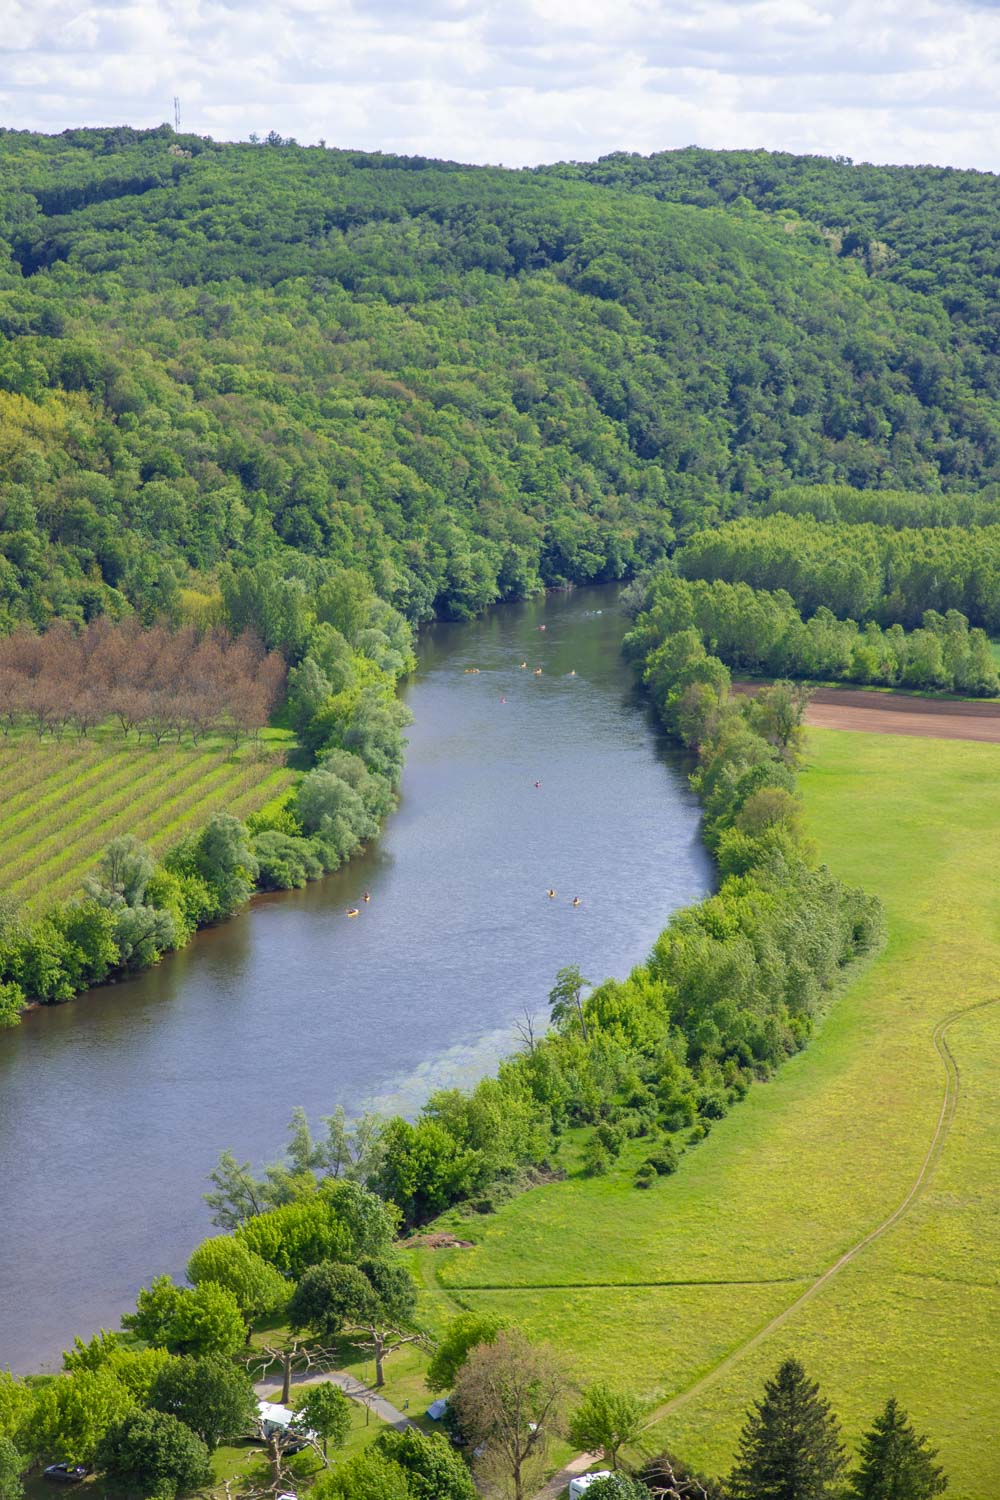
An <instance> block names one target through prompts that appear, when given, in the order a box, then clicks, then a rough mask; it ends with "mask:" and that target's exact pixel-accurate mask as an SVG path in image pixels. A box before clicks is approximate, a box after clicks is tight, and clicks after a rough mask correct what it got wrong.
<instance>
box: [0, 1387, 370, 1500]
mask: <svg viewBox="0 0 1000 1500" xmlns="http://www.w3.org/2000/svg"><path fill="white" fill-rule="evenodd" d="M382 1426H383V1424H382V1421H381V1419H380V1418H379V1417H376V1416H375V1415H374V1414H367V1419H366V1412H365V1410H364V1408H363V1407H362V1406H360V1405H359V1404H358V1403H357V1402H355V1401H352V1402H351V1429H350V1431H349V1433H348V1434H347V1441H346V1442H345V1443H344V1445H343V1447H341V1448H331V1449H330V1453H329V1464H330V1467H331V1468H336V1466H337V1465H338V1464H340V1463H343V1462H344V1461H345V1460H346V1459H348V1458H350V1457H352V1455H353V1454H355V1453H357V1452H359V1451H360V1450H361V1449H362V1448H367V1447H368V1445H369V1444H370V1443H373V1442H374V1441H375V1439H376V1438H377V1437H378V1435H379V1432H380V1431H381V1430H382ZM320 1473H322V1465H321V1464H320V1460H319V1458H318V1456H317V1455H316V1454H315V1453H313V1452H312V1451H311V1450H307V1451H305V1452H303V1453H300V1454H296V1455H295V1456H294V1457H292V1458H290V1459H289V1460H288V1466H287V1477H288V1489H289V1491H292V1492H295V1491H296V1490H298V1488H299V1487H300V1486H301V1485H304V1484H306V1483H311V1482H312V1480H313V1479H315V1478H316V1476H317V1475H319V1474H320ZM227 1481H229V1482H230V1485H231V1493H232V1494H234V1495H237V1494H239V1493H240V1492H241V1491H242V1490H244V1489H247V1488H251V1489H267V1488H268V1486H269V1485H270V1483H271V1474H270V1465H269V1464H268V1462H267V1456H266V1451H265V1449H264V1447H263V1445H262V1444H261V1443H260V1442H259V1441H258V1440H256V1439H252V1438H247V1439H245V1440H243V1441H240V1442H234V1443H220V1444H219V1446H218V1448H216V1450H215V1452H214V1453H213V1454H212V1483H211V1484H210V1485H209V1486H208V1487H207V1488H206V1489H205V1490H204V1491H199V1494H205V1495H211V1496H213V1497H215V1500H226V1482H227ZM24 1492H25V1500H53V1496H54V1495H58V1494H60V1493H68V1494H71V1495H79V1496H80V1497H81V1500H130V1496H131V1492H128V1491H124V1490H122V1489H121V1488H120V1487H119V1486H118V1485H115V1484H111V1483H110V1482H109V1481H107V1480H106V1479H104V1478H102V1476H101V1475H99V1474H95V1475H91V1476H90V1477H89V1478H87V1479H86V1480H84V1482H83V1483H82V1484H81V1485H72V1486H60V1485H55V1484H51V1483H49V1482H48V1481H47V1480H45V1479H43V1478H42V1477H41V1475H40V1474H37V1473H36V1474H32V1475H31V1477H30V1478H28V1479H27V1480H25V1483H24Z"/></svg>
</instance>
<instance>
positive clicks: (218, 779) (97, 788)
mask: <svg viewBox="0 0 1000 1500" xmlns="http://www.w3.org/2000/svg"><path fill="white" fill-rule="evenodd" d="M19 749H20V753H17V752H15V750H14V747H13V746H12V747H10V750H9V751H8V747H6V746H4V747H3V750H4V751H6V752H7V753H3V754H0V798H2V807H3V811H2V812H0V869H2V870H3V881H2V884H3V887H4V888H5V889H7V890H10V891H12V892H13V893H14V894H15V895H17V896H19V897H20V898H21V899H22V900H26V901H30V902H32V904H34V905H47V904H48V903H49V902H50V901H52V900H55V899H59V898H64V897H66V896H71V895H73V894H74V893H75V892H76V891H77V890H78V889H79V887H80V884H81V882H82V879H83V876H84V875H85V874H86V873H87V871H88V869H89V868H92V866H93V864H94V862H95V860H96V858H97V856H98V855H99V854H100V851H101V849H102V848H103V847H104V845H105V844H107V843H108V841H109V840H110V839H112V838H114V837H116V836H117V835H120V834H122V833H132V834H134V835H135V836H136V837H137V838H140V839H142V840H143V841H144V842H148V843H150V844H151V845H152V847H153V848H154V849H155V850H156V851H157V852H158V853H162V852H163V851H164V850H165V849H166V848H168V847H169V846H170V845H171V844H172V843H175V842H176V841H177V839H178V838H179V837H181V836H182V834H183V833H184V832H186V831H187V830H189V829H192V828H198V827H201V826H202V824H203V823H204V822H205V821H206V820H207V819H208V818H209V817H210V816H211V814H212V813H213V812H216V811H219V810H225V811H233V812H235V813H236V814H237V815H241V814H242V815H244V816H245V815H246V814H247V813H248V812H250V811H252V810H253V809H254V808H256V807H259V806H260V805H261V804H262V803H263V802H266V801H268V800H269V799H270V798H271V797H273V796H274V795H275V793H276V792H277V791H279V790H281V789H282V787H283V786H285V785H287V784H289V783H290V782H291V781H292V779H293V773H292V772H290V771H287V770H285V769H284V766H283V757H282V756H281V755H280V754H277V755H268V756H255V757H253V758H252V759H242V758H240V759H234V758H233V757H232V755H231V753H228V752H226V751H224V750H219V749H215V748H213V749H212V750H205V751H202V752H201V753H197V752H192V751H177V750H172V751H166V750H160V751H153V750H147V751H139V750H137V749H131V750H129V751H128V752H127V753H123V747H120V746H116V747H115V748H114V749H112V748H111V747H110V746H107V747H105V748H104V749H103V752H102V751H101V750H100V749H98V747H96V746H81V747H79V749H80V751H81V753H80V754H78V755H77V754H74V753H73V751H72V750H70V749H68V748H67V747H63V748H62V749H61V751H57V750H56V747H32V750H31V751H30V752H29V753H25V747H24V746H23V745H22V746H20V747H19ZM75 749H77V747H73V750H75ZM53 752H55V753H53ZM94 752H96V754H95V753H94ZM10 792H12V793H13V795H8V794H9V793H10ZM11 803H13V804H14V808H13V813H14V815H13V817H8V816H7V815H8V814H9V812H10V810H11ZM42 897H44V901H43V900H42V899H41V898H42Z"/></svg>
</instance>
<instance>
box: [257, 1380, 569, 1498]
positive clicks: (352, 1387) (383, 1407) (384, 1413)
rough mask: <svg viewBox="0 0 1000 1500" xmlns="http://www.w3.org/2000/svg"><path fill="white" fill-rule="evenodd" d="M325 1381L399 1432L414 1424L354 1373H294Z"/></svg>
mask: <svg viewBox="0 0 1000 1500" xmlns="http://www.w3.org/2000/svg"><path fill="white" fill-rule="evenodd" d="M324 1381H328V1382H329V1383H330V1385H336V1386H339V1387H340V1389H341V1390H342V1391H343V1392H344V1395H345V1396H350V1398H351V1400H352V1401H360V1402H361V1405H362V1406H367V1407H369V1408H370V1410H371V1411H373V1412H374V1413H375V1415H376V1416H377V1417H381V1419H382V1421H383V1422H388V1424H389V1426H390V1427H395V1428H396V1429H397V1431H399V1432H402V1431H403V1430H404V1429H405V1428H407V1427H412V1426H413V1425H414V1424H413V1423H412V1422H411V1421H410V1419H409V1417H407V1416H405V1415H404V1414H403V1412H401V1411H400V1410H399V1408H398V1407H396V1406H393V1405H392V1402H391V1401H387V1400H386V1399H385V1397H384V1396H380V1395H378V1394H377V1392H376V1391H374V1390H373V1389H372V1387H371V1386H369V1385H362V1384H361V1381H360V1380H355V1378H354V1376H353V1375H348V1374H347V1373H346V1372H345V1371H343V1370H332V1371H331V1372H330V1373H329V1374H327V1375H316V1374H315V1373H314V1372H313V1371H312V1370H300V1371H298V1372H297V1373H294V1374H293V1375H292V1385H322V1384H323V1382H324ZM276 1386H277V1387H279V1388H280V1386H281V1381H280V1380H278V1381H274V1380H258V1381H257V1382H256V1383H255V1385H254V1391H255V1392H256V1394H257V1395H258V1396H266V1395H267V1393H268V1392H269V1391H273V1390H274V1389H275V1387H276ZM567 1483H568V1481H567Z"/></svg>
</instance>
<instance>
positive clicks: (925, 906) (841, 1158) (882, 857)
mask: <svg viewBox="0 0 1000 1500" xmlns="http://www.w3.org/2000/svg"><path fill="white" fill-rule="evenodd" d="M802 787H803V792H804V796H805V804H806V813H807V820H808V823H809V826H810V829H811V832H812V834H813V835H814V837H815V838H816V840H817V843H818V845H819V848H820V851H821V854H822V857H823V859H824V860H825V861H826V862H827V863H829V864H830V866H831V867H832V868H833V870H834V871H835V872H836V873H837V874H838V875H840V876H842V877H844V878H845V879H848V880H850V881H852V882H856V883H858V884H861V885H863V886H865V887H866V888H868V889H870V890H872V891H875V892H877V893H878V894H879V895H880V896H881V898H882V900H883V901H884V903H885V906H886V910H887V915H888V919H889V942H888V945H887V948H886V949H885V951H884V952H883V953H882V955H880V956H879V958H878V959H876V960H875V961H874V962H873V963H872V964H870V965H869V966H868V968H867V970H866V971H864V972H863V973H859V974H856V975H854V976H852V978H851V981H850V983H849V984H848V986H847V988H846V989H845V991H844V993H843V994H842V995H841V996H840V997H839V999H838V1000H837V1002H836V1003H835V1005H834V1006H833V1007H832V1009H831V1012H830V1015H829V1017H828V1019H827V1020H826V1022H825V1024H824V1025H823V1027H822V1028H821V1030H820V1032H819V1033H818V1035H817V1036H816V1037H815V1038H814V1040H813V1042H812V1044H811V1045H810V1047H809V1048H808V1049H807V1050H806V1052H804V1053H802V1054H800V1055H799V1056H797V1057H795V1058H793V1059H792V1060H791V1061H790V1062H789V1063H788V1064H787V1065H786V1066H785V1067H784V1069H783V1070H782V1071H781V1073H780V1074H779V1075H778V1076H777V1077H776V1078H775V1079H774V1080H773V1081H772V1082H770V1083H768V1084H766V1085H760V1086H757V1087H755V1088H754V1089H753V1090H752V1091H751V1093H750V1095H749V1097H748V1098H747V1100H746V1101H744V1102H743V1103H742V1104H740V1105H739V1106H738V1107H736V1108H735V1109H734V1110H733V1111H732V1113H731V1114H730V1115H729V1116H728V1118H727V1119H725V1120H724V1121H721V1122H719V1123H717V1124H716V1126H715V1128H714V1130H713V1132H712V1134H711V1135H710V1136H709V1138H708V1139H707V1140H706V1141H705V1142H704V1143H702V1144H701V1145H699V1146H698V1147H696V1148H695V1149H693V1150H690V1151H689V1152H688V1153H687V1154H686V1155H685V1156H684V1157H683V1159H682V1161H681V1165H680V1169H679V1170H678V1172H677V1173H676V1175H675V1176H673V1177H671V1178H667V1179H662V1180H661V1181H660V1182H659V1183H658V1184H657V1185H656V1186H655V1187H654V1189H653V1190H652V1191H650V1192H646V1193H642V1192H637V1191H636V1190H635V1189H634V1188H633V1187H632V1185H631V1177H632V1170H633V1168H634V1162H633V1161H631V1160H630V1159H629V1160H626V1161H625V1162H624V1163H623V1169H621V1170H618V1171H616V1172H614V1173H613V1174H611V1175H609V1176H607V1177H605V1178H597V1179H587V1178H584V1177H582V1176H580V1175H579V1174H578V1173H571V1175H570V1178H569V1180H568V1181H566V1182H562V1183H553V1184H550V1185H547V1186H544V1187H541V1188H537V1189H534V1190H533V1191H531V1192H529V1193H527V1194H525V1195H524V1196H522V1197H520V1198H518V1199H515V1200H514V1201H513V1202H511V1203H510V1204H508V1205H507V1206H505V1207H504V1208H502V1209H501V1211H500V1212H499V1213H498V1214H496V1215H495V1216H492V1217H490V1218H487V1219H471V1220H463V1221H461V1230H460V1232H461V1235H462V1237H463V1238H466V1239H474V1240H476V1241H477V1244H476V1247H475V1248H474V1249H471V1250H450V1251H427V1250H424V1251H421V1252H419V1253H418V1270H419V1273H420V1275H421V1276H422V1278H423V1280H424V1283H425V1285H426V1286H427V1287H428V1293H427V1296H426V1311H427V1315H428V1317H429V1318H430V1319H431V1320H433V1321H438V1320H443V1319H444V1318H445V1317H446V1316H447V1315H448V1314H449V1312H453V1311H455V1310H456V1308H457V1307H458V1306H461V1307H472V1308H475V1307H489V1308H491V1309H496V1310H498V1311H502V1312H505V1313H507V1314H509V1315H510V1316H511V1317H512V1318H514V1319H516V1320H518V1321H519V1322H521V1323H522V1324H523V1325H524V1326H525V1327H526V1328H527V1329H528V1330H529V1331H530V1332H532V1333H533V1334H536V1335H538V1336H542V1337H546V1338H549V1339H551V1340H553V1342H554V1343H556V1345H557V1346H559V1347H560V1348H561V1349H562V1350H563V1351H564V1352H565V1354H566V1356H567V1358H568V1361H569V1363H570V1364H571V1366H572V1368H573V1369H574V1370H575V1372H576V1373H577V1375H578V1376H579V1378H580V1380H581V1381H586V1380H588V1379H591V1378H593V1377H595V1376H598V1375H601V1376H605V1377H607V1378H609V1379H612V1380H614V1381H615V1382H616V1383H619V1384H626V1385H628V1386H630V1387H631V1388H633V1389H634V1390H635V1391H636V1392H637V1393H638V1394H641V1395H642V1397H643V1398H644V1400H646V1401H647V1402H648V1404H649V1408H650V1413H651V1419H652V1424H651V1426H650V1428H649V1430H648V1431H647V1432H646V1433H645V1434H644V1437H643V1444H642V1446H643V1447H644V1448H646V1449H652V1448H653V1447H655V1446H662V1445H665V1444H669V1445H670V1446H672V1447H674V1448H676V1450H677V1451H678V1452H680V1453H681V1454H683V1455H684V1456H686V1457H687V1458H688V1459H689V1460H690V1461H692V1462H693V1463H696V1464H698V1465H701V1466H702V1467H704V1468H706V1469H708V1470H710V1471H713V1472H721V1471H724V1470H725V1469H726V1468H727V1467H728V1465H729V1461H730V1458H731V1455H732V1451H733V1446H734V1441H735V1438H736V1435H737V1433H738V1430H739V1427H740V1425H741V1422H742V1419H743V1414H744V1412H745V1409H746V1407H747V1405H748V1404H749V1402H750V1401H751V1399H752V1398H753V1397H754V1396H755V1395H756V1394H757V1393H758V1392H759V1389H760V1386H761V1382H762V1380H763V1378H764V1376H765V1375H767V1374H769V1373H770V1372H771V1371H772V1370H773V1369H774V1367H775V1366H776V1365H777V1363H778V1362H779V1361H780V1359H781V1358H782V1357H783V1356H784V1355H785V1354H787V1353H789V1352H795V1353H797V1354H798V1355H799V1356H800V1357H802V1358H803V1359H804V1361H805V1363H806V1365H807V1368H808V1369H809V1370H810V1371H811V1372H812V1373H813V1374H814V1375H815V1376H816V1377H817V1378H819V1379H820V1380H821V1381H822V1384H823V1386H824V1389H825V1391H826V1392H827V1394H828V1395H829V1396H830V1397H831V1399H832V1400H833V1402H834V1405H835V1407H836V1409H837V1410H838V1412H839V1413H840V1415H841V1418H842V1420H843V1422H844V1427H845V1432H846V1435H847V1437H848V1438H849V1439H850V1440H851V1441H852V1442H853V1440H854V1439H855V1438H856V1437H857V1435H858V1433H859V1431H860V1430H861V1428H862V1427H863V1426H864V1425H866V1424H867V1422H868V1420H869V1419H870V1417H871V1416H872V1415H873V1414H874V1413H875V1411H876V1410H877V1409H878V1408H879V1407H880V1406H881V1404H882V1403H883V1402H884V1400H885V1398H886V1396H887V1395H889V1394H890V1393H895V1394H896V1395H897V1396H898V1397H899V1399H900V1400H901V1401H902V1402H903V1404H904V1405H905V1406H906V1407H907V1408H909V1409H910V1411H911V1413H912V1415H913V1416H914V1418H915V1420H916V1421H917V1423H918V1425H919V1426H921V1427H924V1428H926V1429H927V1430H928V1431H929V1432H930V1434H931V1435H932V1438H933V1441H934V1443H935V1444H936V1445H938V1446H939V1448H940V1450H941V1456H942V1460H943V1462H944V1463H945V1465H946V1468H947V1470H948V1472H949V1474H950V1476H951V1488H950V1490H949V1494H950V1495H951V1496H953V1497H954V1500H994V1497H995V1496H996V1494H998V1493H1000V1457H998V1454H997V1450H996V1442H995V1414H996V1411H997V1409H998V1405H1000V1370H998V1368H997V1360H996V1357H995V1330H996V1328H997V1327H1000V1279H998V1272H997V1265H998V1250H1000V1213H998V1208H997V1202H996V1195H995V1188H996V1183H997V1182H998V1181H1000V1143H998V1140H997V1137H996V1132H995V1129H994V1127H993V1122H994V1121H995V1119H996V1114H997V1106H998V1104H1000V1004H998V1005H996V1006H995V1007H993V1006H987V1007H985V1008H981V1009H977V1010H969V1011H968V1013H967V1014H964V1015H958V1016H957V1017H956V1019H954V1021H953V1022H952V1024H951V1025H950V1027H949V1029H948V1030H947V1032H946V1035H945V1039H944V1043H942V1045H945V1044H946V1045H947V1047H948V1049H949V1050H950V1053H951V1055H952V1057H953V1059H954V1064H955V1067H956V1069H957V1078H958V1089H957V1098H956V1099H955V1100H953V1101H952V1103H953V1104H954V1109H953V1112H952V1109H951V1106H950V1105H949V1108H948V1109H947V1110H946V1111H945V1117H944V1125H943V1129H942V1135H941V1138H940V1151H939V1152H938V1153H935V1154H934V1156H933V1157H932V1159H931V1161H930V1162H929V1163H928V1164H927V1173H926V1176H925V1178H924V1181H923V1184H922V1187H921V1189H920V1190H919V1191H918V1192H917V1194H916V1195H915V1196H914V1198H913V1200H912V1202H911V1203H910V1205H909V1207H908V1209H907V1211H906V1213H905V1214H904V1215H903V1216H902V1217H900V1218H899V1219H898V1220H897V1221H896V1222H895V1223H894V1224H893V1225H892V1227H891V1228H890V1229H889V1230H888V1231H887V1232H886V1233H885V1234H883V1235H882V1236H881V1237H879V1238H878V1239H875V1240H873V1241H872V1242H871V1243H870V1244H868V1245H867V1246H866V1247H865V1248H863V1249H862V1250H861V1251H860V1252H859V1254H858V1255H857V1256H856V1257H855V1258H854V1259H853V1260H852V1261H851V1262H850V1263H849V1264H848V1265H846V1266H845V1267H844V1268H843V1269H842V1270H840V1271H839V1273H838V1274H836V1275H835V1276H834V1277H832V1278H831V1279H829V1280H828V1281H827V1282H826V1283H825V1284H824V1285H823V1286H822V1287H821V1288H819V1289H818V1290H817V1291H816V1292H815V1293H814V1294H813V1295H812V1296H811V1297H810V1298H809V1299H807V1300H806V1301H805V1302H803V1303H801V1304H800V1305H798V1306H793V1304H796V1303H797V1301H798V1299H799V1297H800V1296H801V1295H802V1293H804V1292H806V1291H807V1290H808V1289H809V1288H810V1287H811V1286H812V1284H813V1283H814V1282H815V1281H816V1279H817V1278H818V1277H820V1276H821V1275H822V1274H823V1273H824V1272H825V1271H827V1270H828V1269H829V1268H830V1267H831V1266H832V1265H833V1264H834V1263H835V1262H836V1261H837V1260H838V1258H839V1257H840V1256H841V1255H842V1254H844V1252H845V1251H847V1250H849V1249H850V1248H851V1247H852V1246H854V1245H856V1244H858V1242H859V1241H861V1240H862V1239H864V1238H865V1236H866V1235H868V1234H869V1233H870V1232H871V1231H872V1230H873V1229H875V1228H876V1227H877V1226H879V1225H880V1224H881V1223H882V1222H883V1221H884V1220H885V1219H886V1218H887V1217H888V1216H889V1215H890V1214H892V1213H893V1211H894V1210H895V1209H896V1208H897V1207H898V1206H899V1205H900V1204H902V1202H903V1201H904V1199H906V1197H907V1195H908V1193H909V1192H910V1190H911V1188H912V1187H913V1185H914V1184H915V1182H916V1181H917V1179H918V1177H919V1175H920V1173H921V1170H922V1168H923V1167H924V1165H925V1159H926V1158H927V1155H928V1149H929V1147H930V1145H931V1142H932V1140H933V1139H934V1137H935V1131H936V1129H937V1128H938V1124H939V1120H940V1119H941V1116H942V1104H943V1101H944V1100H945V1080H946V1073H945V1063H944V1058H943V1056H942V1055H941V1053H940V1052H939V1051H938V1049H937V1046H936V1045H935V1040H934V1035H933V1034H934V1031H935V1027H936V1026H937V1025H938V1023H939V1022H941V1021H942V1020H944V1019H945V1018H947V1017H949V1016H951V1015H952V1014H953V1013H955V1012H958V1011H960V1010H963V1009H964V1008H965V1007H968V1006H971V1005H974V1004H976V1003H977V1002H983V1001H989V1000H991V999H992V997H993V996H995V995H1000V884H998V883H997V881H996V875H995V864H996V853H995V851H996V847H997V835H998V831H1000V746H995V745H985V744H976V743H971V742H957V741H943V740H930V739H916V738H910V737H904V736H895V735H893V736H879V735H868V734H860V733H851V732H844V731H833V730H812V731H810V735H809V752H808V757H807V765H806V768H805V770H804V772H803V775H802ZM640 1144H641V1143H636V1145H635V1147H634V1148H632V1149H633V1150H634V1151H636V1152H639V1146H640ZM639 1154H641V1152H639ZM444 1222H445V1224H452V1225H453V1224H454V1223H455V1220H454V1217H453V1216H448V1217H447V1218H446V1220H445V1221H444ZM789 1309H791V1311H790V1312H789V1314H788V1316H787V1317H785V1318H784V1321H782V1322H780V1323H778V1324H777V1326H774V1327H772V1324H773V1323H774V1320H775V1319H778V1318H781V1317H782V1315H783V1314H784V1313H785V1312H786V1311H787V1310H789ZM762 1334H763V1335H764V1336H763V1337H760V1335H762ZM751 1341H754V1342H752V1343H751ZM747 1346H749V1347H747ZM668 1403H669V1406H670V1409H669V1410H668V1411H666V1412H664V1411H663V1410H662V1409H661V1408H662V1407H664V1406H665V1405H667V1404H668Z"/></svg>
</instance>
